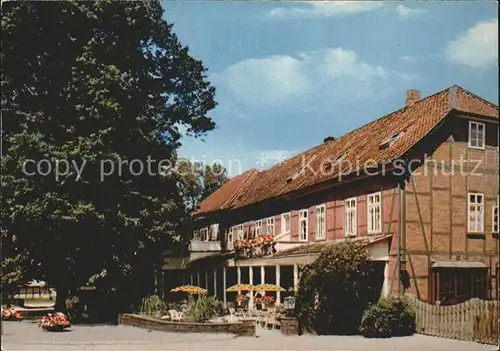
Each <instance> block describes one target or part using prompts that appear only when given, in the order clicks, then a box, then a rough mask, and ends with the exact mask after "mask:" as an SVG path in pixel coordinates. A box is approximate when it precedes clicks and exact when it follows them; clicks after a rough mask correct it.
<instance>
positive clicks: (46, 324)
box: [40, 312, 71, 331]
mask: <svg viewBox="0 0 500 351" xmlns="http://www.w3.org/2000/svg"><path fill="white" fill-rule="evenodd" d="M40 327H41V328H42V329H43V330H51V331H55V330H63V329H66V328H69V327H71V324H70V322H69V320H68V317H67V316H66V315H65V314H64V313H61V312H56V313H54V314H51V313H49V314H48V315H46V316H45V317H43V318H42V320H41V321H40Z"/></svg>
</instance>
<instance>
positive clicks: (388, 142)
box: [380, 129, 406, 149]
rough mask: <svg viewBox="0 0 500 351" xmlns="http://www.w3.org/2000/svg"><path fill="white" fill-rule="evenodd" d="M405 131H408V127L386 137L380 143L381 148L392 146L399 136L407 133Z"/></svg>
mask: <svg viewBox="0 0 500 351" xmlns="http://www.w3.org/2000/svg"><path fill="white" fill-rule="evenodd" d="M405 133H406V129H405V130H402V131H399V132H396V133H394V134H392V135H391V136H390V137H388V138H386V139H384V140H383V141H382V142H381V143H380V148H381V149H385V148H388V147H389V146H392V144H394V143H395V142H396V141H397V140H398V139H399V138H401V137H402V136H403V135H405Z"/></svg>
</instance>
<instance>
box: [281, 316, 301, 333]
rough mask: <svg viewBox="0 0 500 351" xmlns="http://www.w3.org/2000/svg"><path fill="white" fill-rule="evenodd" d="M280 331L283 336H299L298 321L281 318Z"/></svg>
mask: <svg viewBox="0 0 500 351" xmlns="http://www.w3.org/2000/svg"><path fill="white" fill-rule="evenodd" d="M280 330H281V332H282V333H283V334H284V335H299V321H298V320H297V318H291V317H281V318H280Z"/></svg>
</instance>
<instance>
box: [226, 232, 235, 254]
mask: <svg viewBox="0 0 500 351" xmlns="http://www.w3.org/2000/svg"><path fill="white" fill-rule="evenodd" d="M233 242H234V227H231V228H229V231H228V232H227V249H228V250H232V249H233Z"/></svg>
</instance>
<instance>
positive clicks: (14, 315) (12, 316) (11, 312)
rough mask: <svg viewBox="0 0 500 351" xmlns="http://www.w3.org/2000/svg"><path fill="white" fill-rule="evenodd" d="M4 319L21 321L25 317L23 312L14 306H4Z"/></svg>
mask: <svg viewBox="0 0 500 351" xmlns="http://www.w3.org/2000/svg"><path fill="white" fill-rule="evenodd" d="M2 319H3V320H4V321H20V320H22V319H23V316H22V314H21V312H19V311H17V310H16V309H14V308H12V307H3V308H2Z"/></svg>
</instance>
